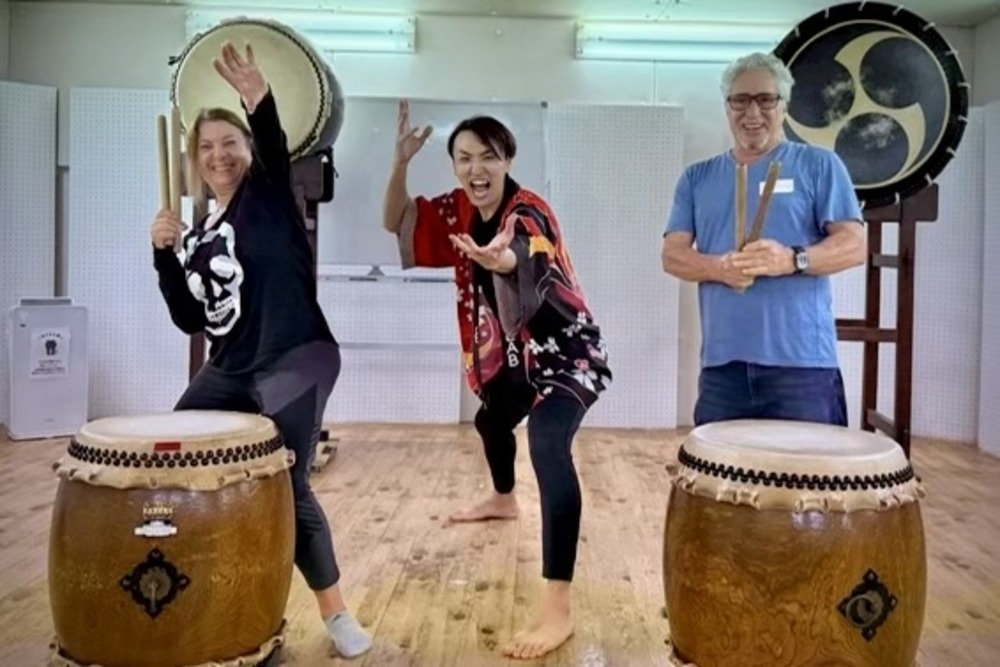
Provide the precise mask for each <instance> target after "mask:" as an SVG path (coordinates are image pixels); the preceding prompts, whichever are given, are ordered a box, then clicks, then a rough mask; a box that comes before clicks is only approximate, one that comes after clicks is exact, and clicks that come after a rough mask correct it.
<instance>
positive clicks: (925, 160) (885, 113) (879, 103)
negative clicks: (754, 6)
mask: <svg viewBox="0 0 1000 667" xmlns="http://www.w3.org/2000/svg"><path fill="white" fill-rule="evenodd" d="M774 52H775V55H777V56H778V57H779V58H781V59H782V60H783V61H784V62H785V63H786V64H787V65H788V67H789V69H790V70H791V72H792V76H793V77H794V79H795V86H794V88H793V92H792V99H791V100H790V101H789V104H788V114H787V118H786V121H785V130H786V134H787V136H788V137H789V139H792V140H795V141H802V142H805V143H809V144H814V145H818V146H823V147H825V148H829V149H831V150H833V151H835V152H836V153H837V154H838V155H839V156H840V158H841V159H842V160H843V161H844V164H845V165H846V166H847V170H848V172H849V173H850V175H851V179H852V181H853V182H854V186H855V189H856V191H857V194H858V197H859V199H860V200H862V201H863V202H864V203H865V205H866V206H881V205H885V204H890V203H895V202H897V201H898V200H900V199H902V198H905V197H907V196H910V195H912V194H913V193H915V192H917V191H918V190H920V189H922V188H924V187H925V186H927V185H929V184H930V183H931V182H932V181H933V179H934V178H935V177H936V176H937V175H938V174H939V173H940V172H941V171H942V170H943V169H944V167H945V165H946V164H947V163H948V162H949V161H950V160H951V158H952V156H953V155H954V153H955V149H956V148H957V147H958V144H959V141H960V140H961V137H962V135H963V133H964V130H965V125H966V123H967V117H966V116H967V112H968V86H967V84H966V82H965V79H964V76H963V73H962V68H961V64H960V63H959V62H958V58H957V56H956V54H955V51H954V49H952V48H951V47H950V46H949V45H948V44H947V42H946V41H945V40H944V38H943V37H942V36H941V35H940V34H938V33H937V31H935V30H934V29H933V27H932V26H931V25H930V24H928V23H927V22H926V21H923V20H922V19H920V18H919V17H917V16H916V15H914V14H912V13H910V12H907V11H905V10H903V9H901V8H900V7H895V6H891V5H886V4H881V3H873V2H862V3H848V4H842V5H836V6H833V7H830V8H828V9H826V10H823V11H821V12H818V13H816V14H814V15H813V16H811V17H809V18H808V19H806V20H805V21H803V22H802V23H801V24H799V25H798V26H796V27H795V29H794V30H793V31H792V33H791V34H789V35H788V36H787V37H786V38H785V39H784V40H783V41H782V42H781V43H780V44H779V45H778V46H777V47H776V48H775V51H774Z"/></svg>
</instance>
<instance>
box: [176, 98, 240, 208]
mask: <svg viewBox="0 0 1000 667" xmlns="http://www.w3.org/2000/svg"><path fill="white" fill-rule="evenodd" d="M210 120H222V121H225V122H227V123H229V124H230V125H233V126H235V127H236V128H237V129H238V130H239V131H240V132H241V133H242V134H243V136H244V137H246V140H247V143H248V144H249V145H250V150H251V153H252V152H253V135H251V134H250V128H249V127H248V126H247V124H246V122H245V121H244V120H243V119H242V118H240V117H239V116H238V115H237V114H235V113H233V112H232V111H230V110H229V109H223V108H221V107H213V108H211V109H202V110H200V111H199V112H198V115H197V116H196V117H195V119H194V122H193V123H192V124H191V132H190V133H188V135H187V167H188V169H187V190H188V193H189V194H190V196H191V198H192V199H193V200H194V205H195V206H196V207H198V206H202V207H203V206H205V204H206V203H207V202H208V186H207V185H206V184H205V181H203V180H202V178H201V175H200V174H199V173H198V142H199V141H201V124H202V123H204V122H205V121H210Z"/></svg>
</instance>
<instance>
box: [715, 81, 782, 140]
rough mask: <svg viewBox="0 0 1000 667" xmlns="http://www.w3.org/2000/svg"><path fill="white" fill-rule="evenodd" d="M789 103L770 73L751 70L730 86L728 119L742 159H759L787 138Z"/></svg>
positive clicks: (727, 107) (727, 102)
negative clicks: (786, 109) (785, 126)
mask: <svg viewBox="0 0 1000 667" xmlns="http://www.w3.org/2000/svg"><path fill="white" fill-rule="evenodd" d="M785 108H786V107H785V100H783V99H781V95H780V94H779V92H778V83H777V82H776V81H775V80H774V77H773V76H772V75H771V73H770V72H768V71H767V70H761V69H752V70H747V71H745V72H743V73H742V74H740V75H739V76H737V77H736V78H735V79H734V80H733V83H732V85H731V86H730V87H729V95H728V97H727V100H726V116H727V118H728V119H729V130H730V132H732V135H733V139H734V140H735V152H736V155H737V157H738V158H745V159H752V158H755V157H759V156H761V155H763V154H765V153H767V152H768V151H770V150H771V149H772V148H774V147H775V146H777V145H778V144H779V143H780V142H781V140H782V138H783V137H784V130H783V125H784V122H785Z"/></svg>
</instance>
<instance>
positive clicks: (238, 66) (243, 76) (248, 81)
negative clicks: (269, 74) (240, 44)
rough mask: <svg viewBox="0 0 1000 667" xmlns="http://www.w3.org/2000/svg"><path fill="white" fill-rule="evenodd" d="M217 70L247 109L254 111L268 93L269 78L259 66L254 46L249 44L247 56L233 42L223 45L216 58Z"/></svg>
mask: <svg viewBox="0 0 1000 667" xmlns="http://www.w3.org/2000/svg"><path fill="white" fill-rule="evenodd" d="M212 63H213V64H214V65H215V71H216V72H218V73H219V74H220V75H221V76H222V78H223V79H225V80H226V81H227V82H228V83H229V85H230V86H232V87H233V89H234V90H236V92H238V93H239V94H240V97H242V98H243V103H244V104H245V105H246V107H247V111H249V112H251V113H253V110H254V109H255V108H256V107H257V104H258V103H259V102H260V101H261V100H262V99H263V98H264V96H265V95H266V94H267V79H265V78H264V73H263V72H261V71H260V68H259V67H257V62H256V60H254V56H253V48H252V47H251V46H250V45H249V44H247V50H246V57H243V56H241V55H240V53H239V51H237V50H236V47H235V46H233V44H232V42H228V41H227V42H226V43H225V44H223V45H222V51H221V52H220V54H219V57H218V58H216V59H214V60H213V61H212Z"/></svg>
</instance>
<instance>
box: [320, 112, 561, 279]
mask: <svg viewBox="0 0 1000 667" xmlns="http://www.w3.org/2000/svg"><path fill="white" fill-rule="evenodd" d="M398 108H399V100H398V99H397V98H377V97H351V96H348V97H347V98H346V109H345V114H344V124H343V128H342V129H341V131H340V135H339V136H338V138H337V142H336V144H335V145H334V167H335V169H336V172H337V178H336V181H335V183H334V197H333V201H331V202H328V203H325V204H320V205H319V209H318V217H319V219H318V221H317V248H316V254H317V260H318V262H319V263H320V264H377V265H398V264H399V252H398V251H397V249H396V239H395V236H393V235H391V234H389V233H388V232H386V231H385V229H384V228H383V227H382V197H383V194H384V193H385V186H386V183H387V181H388V178H389V171H390V168H391V165H392V157H393V152H394V150H395V145H396V127H397V111H398ZM544 111H545V108H544V104H543V103H541V102H538V103H516V102H515V103H499V102H492V103H491V102H447V101H431V100H415V99H411V100H410V122H411V123H412V124H413V126H414V127H421V128H422V127H424V126H426V125H430V126H431V127H433V133H432V134H431V136H430V138H429V139H428V140H427V143H425V144H424V147H423V148H422V149H421V151H420V152H419V153H417V155H416V156H414V158H413V160H412V161H411V162H410V166H409V171H408V181H407V187H408V190H409V193H410V195H411V196H413V197H416V196H418V195H425V196H429V197H431V196H434V195H437V194H440V193H442V192H446V191H449V190H452V189H453V188H455V187H456V186H457V185H458V181H457V180H456V178H455V174H454V172H453V171H452V165H451V158H450V157H449V156H448V135H450V134H451V131H452V130H453V129H454V128H455V126H456V125H457V124H458V123H459V122H460V121H462V120H463V119H465V118H467V117H469V116H474V115H478V114H483V115H491V116H494V117H495V118H497V119H498V120H499V121H501V122H502V123H504V124H505V125H507V127H508V128H510V130H511V132H512V133H513V134H514V138H515V140H516V141H517V155H516V157H515V159H514V162H513V164H512V167H511V176H512V177H513V178H514V179H515V180H517V181H518V182H519V183H520V184H521V185H522V186H524V187H526V188H528V189H531V190H534V191H536V192H538V193H539V194H544V193H545V189H544V188H545V145H544V127H543V123H544V119H543V112H544Z"/></svg>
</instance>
